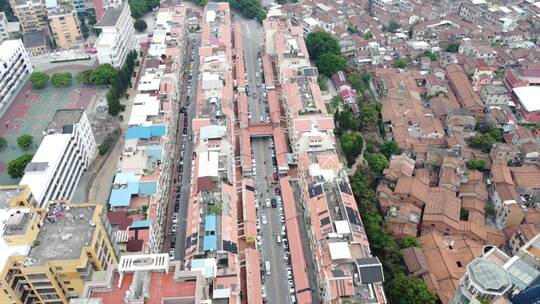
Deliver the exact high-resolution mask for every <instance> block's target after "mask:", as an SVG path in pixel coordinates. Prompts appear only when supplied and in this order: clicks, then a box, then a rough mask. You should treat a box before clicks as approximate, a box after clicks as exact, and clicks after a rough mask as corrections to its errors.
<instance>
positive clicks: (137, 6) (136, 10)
mask: <svg viewBox="0 0 540 304" xmlns="http://www.w3.org/2000/svg"><path fill="white" fill-rule="evenodd" d="M128 3H129V8H130V9H131V17H133V18H135V19H139V18H141V17H142V16H144V14H146V13H148V12H151V11H152V9H153V8H154V7H156V6H158V5H159V0H128Z"/></svg>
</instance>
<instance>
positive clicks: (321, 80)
mask: <svg viewBox="0 0 540 304" xmlns="http://www.w3.org/2000/svg"><path fill="white" fill-rule="evenodd" d="M317 83H318V84H319V89H321V91H328V83H327V82H326V77H324V76H323V75H319V77H317Z"/></svg>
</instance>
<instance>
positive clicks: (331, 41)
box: [306, 31, 341, 60]
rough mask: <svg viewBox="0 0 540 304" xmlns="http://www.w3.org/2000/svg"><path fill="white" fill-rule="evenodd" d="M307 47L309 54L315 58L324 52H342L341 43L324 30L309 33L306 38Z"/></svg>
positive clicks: (337, 53) (336, 53)
mask: <svg viewBox="0 0 540 304" xmlns="http://www.w3.org/2000/svg"><path fill="white" fill-rule="evenodd" d="M306 47H307V49H308V52H309V56H310V57H311V59H313V60H318V59H319V57H320V56H321V55H322V54H325V53H330V54H335V55H340V54H341V48H340V47H339V43H338V41H337V40H336V38H334V37H333V36H332V35H330V34H329V33H327V32H323V31H315V32H311V33H309V35H308V36H307V38H306Z"/></svg>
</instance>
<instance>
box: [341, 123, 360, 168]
mask: <svg viewBox="0 0 540 304" xmlns="http://www.w3.org/2000/svg"><path fill="white" fill-rule="evenodd" d="M339 142H340V145H341V150H343V154H344V155H345V158H346V159H347V163H348V164H349V165H352V164H354V162H355V160H356V158H357V157H358V155H360V153H361V152H362V136H361V135H360V133H359V132H351V131H348V132H345V133H343V134H341V136H340V137H339Z"/></svg>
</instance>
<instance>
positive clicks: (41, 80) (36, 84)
mask: <svg viewBox="0 0 540 304" xmlns="http://www.w3.org/2000/svg"><path fill="white" fill-rule="evenodd" d="M30 82H31V83H32V88H34V89H43V88H44V87H46V86H47V83H48V82H49V75H47V74H46V73H43V72H32V74H31V75H30Z"/></svg>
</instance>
